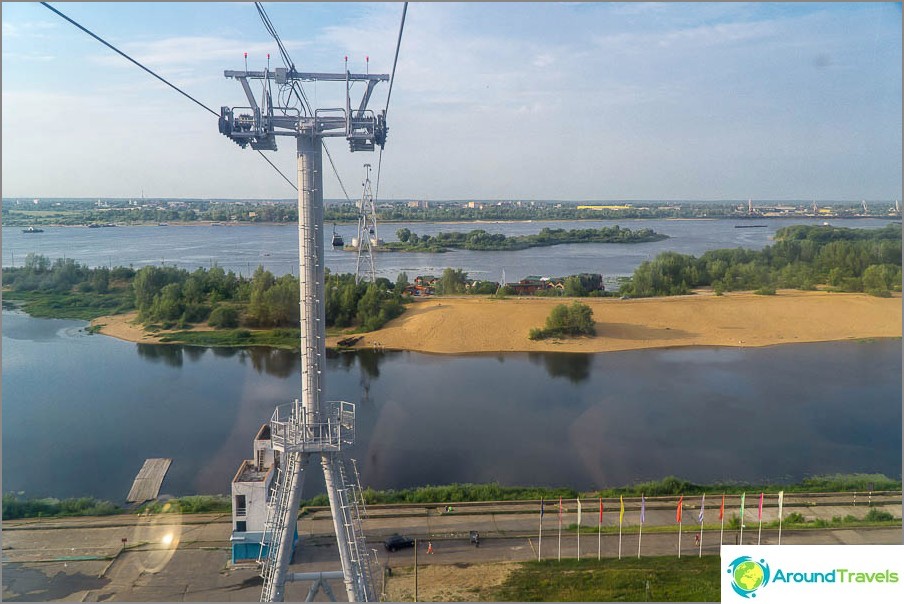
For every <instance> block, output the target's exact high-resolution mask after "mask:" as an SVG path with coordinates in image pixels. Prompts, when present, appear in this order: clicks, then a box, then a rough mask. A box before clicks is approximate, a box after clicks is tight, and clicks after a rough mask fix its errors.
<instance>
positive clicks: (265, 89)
mask: <svg viewBox="0 0 904 604" xmlns="http://www.w3.org/2000/svg"><path fill="white" fill-rule="evenodd" d="M400 35H401V34H400ZM224 75H225V76H226V77H227V78H233V79H235V80H236V81H238V82H239V84H241V86H242V88H243V89H244V91H245V96H246V97H247V99H248V105H247V106H243V107H222V108H221V109H220V119H219V129H220V132H221V133H222V134H223V135H225V136H227V137H229V138H230V139H231V140H233V141H234V142H235V143H237V144H238V145H239V146H241V147H242V148H245V147H247V146H248V145H250V146H251V148H252V149H255V150H258V151H260V150H266V151H275V150H276V137H278V136H288V137H293V138H294V139H295V145H296V150H297V154H298V276H299V295H300V306H301V396H300V397H299V399H296V400H295V401H294V402H291V403H289V404H287V405H281V406H279V407H277V409H276V410H275V411H274V413H273V416H272V418H271V421H270V428H271V434H272V445H273V448H274V450H275V451H278V452H279V455H280V457H281V459H280V464H279V466H280V467H279V468H278V469H277V470H276V471H277V476H276V478H275V480H274V488H273V490H272V491H271V493H270V497H269V503H268V513H267V522H266V525H265V529H264V537H263V542H262V544H261V556H260V558H259V562H260V563H261V576H262V577H263V578H264V587H263V590H262V593H261V601H274V602H281V601H283V599H284V597H285V584H286V581H294V580H311V581H314V584H313V586H312V587H311V592H310V593H309V594H308V598H309V599H313V597H314V595H316V591H317V588H318V587H321V586H323V587H324V590H325V591H326V593H327V595H331V592H330V591H329V587H328V585H324V584H323V579H327V578H339V577H340V576H341V578H342V580H343V582H344V583H345V589H346V592H347V593H348V599H349V601H350V602H351V601H361V602H363V601H373V600H374V599H375V596H374V589H373V583H372V580H371V574H370V560H369V556H368V550H367V548H366V545H365V543H364V533H363V530H362V528H361V520H360V517H359V515H358V510H359V507H360V506H359V504H360V503H361V499H360V489H359V488H357V486H356V483H355V481H354V480H353V479H350V478H347V477H346V476H347V472H346V469H345V465H344V462H343V459H342V455H341V452H342V448H343V446H344V445H348V444H350V443H351V442H352V441H353V439H354V422H355V407H354V405H353V404H352V403H347V402H344V401H339V402H327V401H323V400H321V397H322V395H323V392H324V376H325V371H326V368H325V366H324V360H325V356H326V348H325V325H326V315H325V309H324V244H323V237H324V227H323V171H322V167H323V163H322V151H323V148H324V147H323V139H324V138H326V137H344V138H345V139H346V140H347V141H348V144H349V148H350V150H351V151H373V150H374V149H375V148H376V147H377V146H379V147H380V149H382V148H383V146H384V144H385V143H386V132H387V127H386V114H385V110H384V111H382V112H380V113H374V112H373V111H371V110H369V109H368V108H367V104H368V101H369V100H370V97H371V93H372V92H373V89H374V87H375V86H376V85H377V84H378V83H380V82H385V81H388V80H389V79H390V78H389V75H387V74H361V73H350V72H349V71H348V58H347V57H346V70H345V73H302V72H298V71H296V70H295V68H294V66H291V64H290V67H287V68H276V69H275V70H273V71H271V70H270V69H269V66H268V68H267V69H266V70H264V71H248V70H247V65H246V70H245V71H226V72H224ZM252 81H254V82H259V83H260V89H261V100H260V102H257V100H256V99H255V98H254V94H253V93H252V88H251V83H250V82H252ZM301 82H337V83H344V84H345V106H344V107H342V108H323V109H319V108H318V109H311V107H310V105H309V104H308V102H307V98H306V97H305V96H304V93H303V90H302V88H301ZM358 83H360V84H363V85H364V91H363V95H362V98H361V100H360V102H359V103H358V105H357V107H356V108H353V107H352V102H351V88H352V85H353V84H358ZM273 84H275V85H276V86H277V88H278V89H279V88H280V87H281V89H282V91H283V92H285V91H287V90H288V91H290V92H289V94H291V93H292V92H294V93H295V94H296V95H297V96H298V101H299V102H298V103H297V104H296V106H288V104H287V106H279V104H278V103H274V99H273V95H272V88H273ZM280 96H281V94H279V93H278V94H277V98H279V97H280ZM302 99H304V101H303V102H302ZM387 104H388V103H387ZM375 232H376V229H374V233H375ZM314 460H319V462H320V465H321V467H322V469H323V476H324V481H325V483H326V490H327V495H328V496H329V501H330V509H331V511H332V515H333V525H334V528H335V531H336V540H337V542H338V545H339V557H340V561H341V564H342V571H341V573H339V572H325V573H304V574H295V575H292V574H289V573H288V566H289V562H290V561H291V559H292V555H293V553H294V538H295V531H296V527H297V513H298V504H299V501H300V499H301V489H302V483H303V477H304V474H303V470H304V468H305V466H307V465H308V464H309V462H311V461H314Z"/></svg>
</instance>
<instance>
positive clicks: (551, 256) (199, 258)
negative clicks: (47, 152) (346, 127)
mask: <svg viewBox="0 0 904 604" xmlns="http://www.w3.org/2000/svg"><path fill="white" fill-rule="evenodd" d="M822 222H823V221H822V220H817V219H811V218H791V219H769V220H761V221H749V220H595V221H580V222H577V221H570V222H541V221H534V222H498V223H471V222H468V223H391V224H383V225H381V226H380V227H379V228H380V231H379V236H380V238H382V239H385V240H386V241H395V240H396V235H395V233H396V231H397V230H398V229H401V228H408V229H410V230H411V231H412V232H414V233H418V234H431V235H433V234H436V233H438V232H440V231H445V232H448V231H465V232H466V231H470V230H472V229H478V228H480V229H484V230H486V231H487V232H490V233H503V234H505V235H527V234H532V233H539V232H540V230H541V229H543V228H547V227H548V228H562V229H576V228H599V227H602V226H614V225H616V224H617V225H619V226H621V227H622V228H628V229H632V230H637V229H642V228H651V229H653V230H654V231H656V232H658V233H663V234H665V235H668V236H669V239H665V240H663V241H656V242H650V243H636V244H616V243H581V244H568V245H557V246H553V247H536V248H530V249H527V250H520V251H507V252H477V251H468V250H455V251H451V252H447V253H444V254H426V253H407V252H394V253H381V254H378V255H377V259H376V264H377V273H378V276H383V277H387V278H388V279H390V280H391V281H395V279H396V276H397V275H398V274H399V273H400V272H403V271H404V272H407V273H408V277H409V278H410V279H411V280H413V279H414V277H415V276H416V275H424V274H434V275H439V274H440V273H442V271H443V269H444V268H446V267H451V268H461V269H463V270H465V271H466V272H467V273H469V275H470V276H472V277H474V278H478V279H488V280H491V281H501V280H502V278H503V271H505V279H506V280H507V281H517V280H519V279H522V278H524V277H526V276H528V275H541V276H549V277H553V276H566V275H574V274H577V273H582V272H589V273H600V274H602V275H604V277H609V278H614V277H617V276H626V275H630V274H631V273H633V272H634V269H635V268H637V266H638V265H639V264H640V263H641V262H643V261H644V260H652V259H653V258H654V257H655V256H656V255H657V254H659V253H660V252H664V251H675V252H680V253H683V254H694V255H700V254H702V253H703V252H705V251H706V250H712V249H718V248H734V247H744V248H749V249H762V248H763V247H765V246H766V245H769V244H770V243H771V242H772V238H773V237H774V235H775V231H776V230H777V229H779V228H781V227H784V226H788V225H792V224H822ZM750 224H762V225H765V226H764V227H763V228H735V226H736V225H750ZM831 224H834V225H836V226H845V227H851V228H881V227H883V226H885V225H887V224H889V221H888V220H882V219H878V218H864V219H858V220H832V221H831ZM326 230H327V232H326V237H327V238H328V239H327V241H326V266H327V267H328V268H329V269H330V270H331V271H333V272H339V273H353V272H354V271H355V253H354V252H347V251H342V250H341V249H334V248H332V247H331V246H330V245H329V243H330V241H329V238H330V237H331V234H332V225H327V229H326ZM2 231H3V266H4V267H6V266H12V265H14V264H15V265H17V266H21V265H22V263H23V262H24V260H25V256H26V254H28V253H30V252H34V253H38V254H43V255H45V256H48V257H49V258H51V259H55V258H59V257H67V258H72V259H74V260H76V261H78V262H81V263H84V264H87V265H89V266H92V267H93V266H101V265H110V264H112V265H123V266H128V265H133V266H134V267H135V268H140V267H141V266H145V265H147V264H156V265H161V264H167V265H174V266H179V267H181V268H186V269H189V270H194V269H196V268H198V267H210V266H212V265H213V264H217V265H219V266H221V267H223V268H225V269H227V270H233V271H235V272H236V273H240V274H243V275H246V276H248V275H250V274H251V273H252V272H253V271H254V269H255V268H257V266H258V265H262V266H264V267H265V268H267V269H269V270H270V271H272V272H273V273H274V274H276V275H283V274H286V273H290V272H292V273H296V274H297V272H298V231H297V228H295V226H294V225H251V224H248V225H236V226H208V225H193V226H168V227H158V226H121V227H113V228H99V229H89V228H86V227H44V232H43V233H35V234H25V233H22V229H21V228H15V227H3V230H2ZM354 231H355V226H354V225H339V226H338V227H337V232H339V233H340V234H341V235H342V236H343V237H344V238H345V241H346V242H350V241H351V239H352V237H353V236H354Z"/></svg>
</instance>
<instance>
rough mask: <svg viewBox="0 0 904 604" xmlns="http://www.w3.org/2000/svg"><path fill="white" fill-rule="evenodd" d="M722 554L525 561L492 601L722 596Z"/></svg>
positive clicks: (685, 599) (678, 599) (696, 599)
mask: <svg viewBox="0 0 904 604" xmlns="http://www.w3.org/2000/svg"><path fill="white" fill-rule="evenodd" d="M719 576H720V558H719V556H703V557H702V558H697V557H693V556H692V557H687V558H684V559H681V558H677V557H675V556H662V557H655V558H650V557H648V558H640V559H637V558H625V559H624V560H618V559H613V558H607V559H605V560H601V561H597V560H576V559H573V558H570V559H565V560H562V561H555V560H543V561H540V562H524V563H522V564H520V565H519V566H518V568H516V569H515V570H514V571H513V572H512V573H511V574H510V575H509V576H508V578H507V579H506V580H505V581H504V582H503V583H502V585H500V586H499V587H497V588H495V589H493V590H491V591H489V592H488V593H481V594H480V599H481V601H486V602H493V601H496V602H647V601H651V602H718V601H719V592H720V583H719Z"/></svg>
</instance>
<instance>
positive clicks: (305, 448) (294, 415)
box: [270, 400, 355, 453]
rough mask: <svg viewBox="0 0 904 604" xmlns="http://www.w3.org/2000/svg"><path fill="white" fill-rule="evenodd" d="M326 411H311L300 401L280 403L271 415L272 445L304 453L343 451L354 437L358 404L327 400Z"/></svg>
mask: <svg viewBox="0 0 904 604" xmlns="http://www.w3.org/2000/svg"><path fill="white" fill-rule="evenodd" d="M324 407H326V410H327V411H326V414H319V417H318V416H317V414H314V413H309V412H308V411H307V410H306V409H305V408H304V407H303V406H302V404H301V403H300V402H299V401H297V400H296V401H294V402H293V403H290V404H288V405H280V406H279V407H277V408H276V410H274V411H273V415H272V416H271V418H270V433H271V439H272V440H271V442H272V443H273V448H274V449H276V450H278V451H286V452H290V451H296V452H302V453H317V452H333V451H341V450H342V445H343V444H351V443H352V442H354V440H355V405H354V403H349V402H346V401H328V402H327V403H325V404H324Z"/></svg>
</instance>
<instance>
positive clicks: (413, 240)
mask: <svg viewBox="0 0 904 604" xmlns="http://www.w3.org/2000/svg"><path fill="white" fill-rule="evenodd" d="M396 237H398V239H399V240H398V242H389V243H385V244H383V247H385V248H387V249H391V250H401V251H411V252H415V251H416V252H445V251H447V250H449V249H463V250H477V251H512V250H524V249H527V248H531V247H544V246H550V245H562V244H565V243H644V242H648V241H661V240H663V239H668V235H663V234H661V233H657V232H655V231H653V229H646V228H644V229H639V230H636V231H632V230H631V229H623V228H621V227H619V226H618V225H615V226H611V227H601V228H599V229H571V230H568V231H566V230H565V229H550V228H544V229H543V230H541V231H540V232H539V233H536V234H533V235H514V236H508V237H507V236H506V235H503V234H502V233H488V232H486V231H485V230H483V229H476V230H473V231H470V232H467V233H459V232H457V231H452V232H441V233H437V234H436V235H418V234H417V233H412V232H411V230H410V229H408V228H402V229H399V230H398V231H396Z"/></svg>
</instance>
